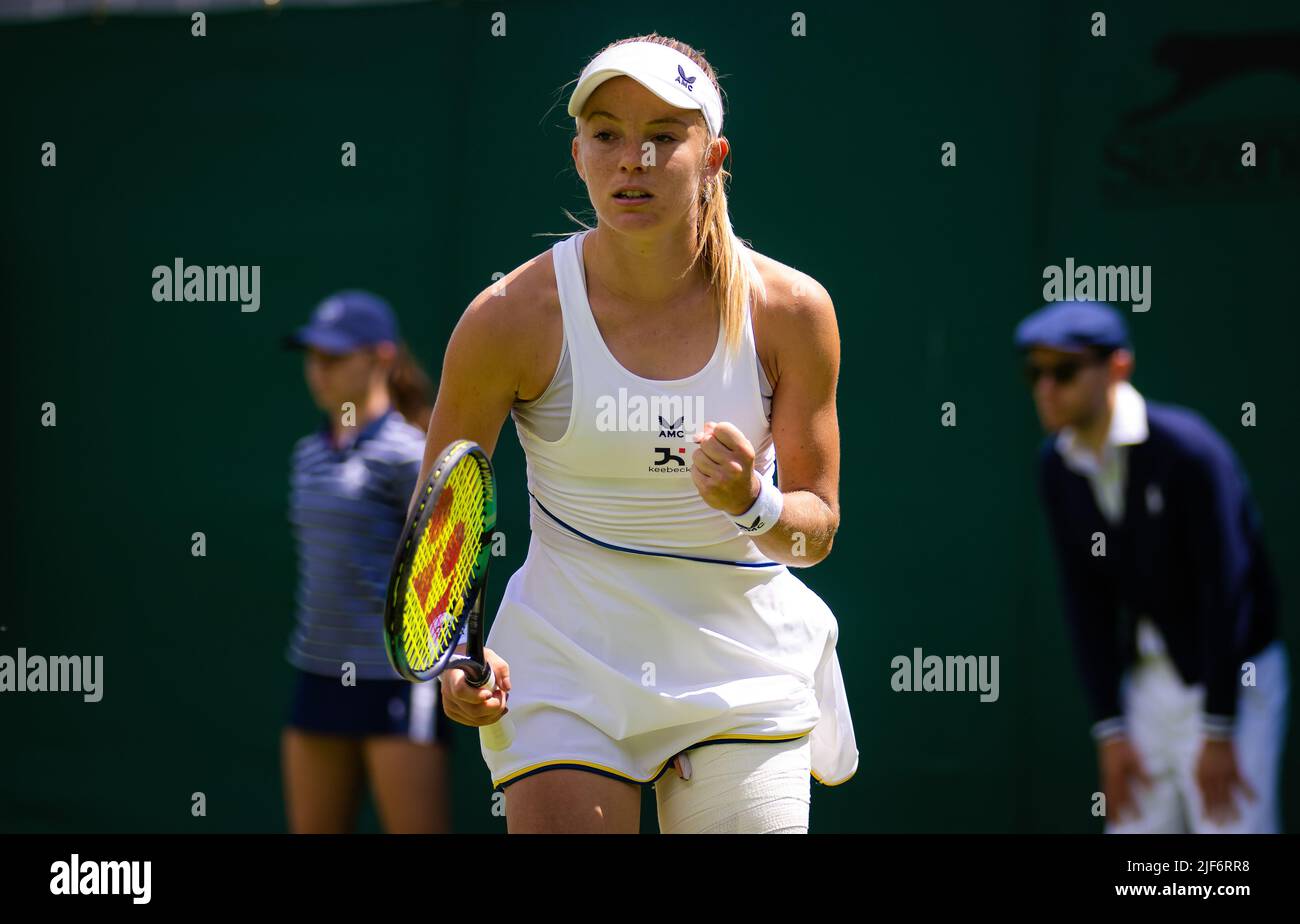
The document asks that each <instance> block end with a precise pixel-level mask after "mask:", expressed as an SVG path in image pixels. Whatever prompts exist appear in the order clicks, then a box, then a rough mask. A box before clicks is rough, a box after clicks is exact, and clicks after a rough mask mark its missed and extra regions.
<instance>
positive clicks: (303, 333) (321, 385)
mask: <svg viewBox="0 0 1300 924" xmlns="http://www.w3.org/2000/svg"><path fill="white" fill-rule="evenodd" d="M284 345H285V346H286V347H287V348H290V349H297V350H301V351H302V353H303V364H304V365H303V372H304V375H305V377H306V380H307V388H308V390H309V391H310V392H311V397H312V400H313V401H314V402H315V404H316V406H317V408H319V409H320V411H321V412H322V414H323V417H322V420H321V426H320V428H319V429H318V430H317V431H316V432H314V433H311V434H309V435H307V436H305V437H303V438H302V439H300V440H298V442H297V443H296V444H295V446H294V449H293V456H292V466H291V467H292V472H291V490H290V495H289V520H290V522H291V524H292V525H293V531H294V536H295V538H296V540H297V549H298V562H299V565H298V590H297V594H296V597H295V601H296V610H297V613H296V624H295V626H294V630H293V633H292V635H291V637H290V639H289V645H288V649H287V652H286V657H287V658H288V660H289V662H290V663H291V664H292V665H293V666H294V668H295V675H294V681H295V682H294V693H293V701H292V705H291V707H290V715H289V720H288V722H287V724H286V727H285V729H284V732H283V734H282V737H281V757H282V761H283V766H284V786H285V807H286V812H287V815H288V823H289V829H290V830H291V831H293V832H295V833H345V832H348V831H351V830H352V829H353V827H354V825H355V822H356V816H357V810H358V808H359V806H360V799H361V797H362V794H363V784H364V783H365V782H366V780H367V779H368V780H369V783H370V789H371V792H372V794H373V796H374V800H375V807H376V809H377V810H378V815H379V819H380V821H381V823H382V824H383V826H384V829H385V830H386V831H389V832H417V833H440V832H445V831H448V830H450V814H449V797H448V791H449V787H448V784H447V775H448V759H447V742H448V741H449V740H450V724H449V722H450V720H448V719H446V718H445V717H444V716H443V712H442V708H441V705H440V703H439V702H438V684H436V683H423V684H411V683H408V682H407V681H405V680H403V679H401V678H400V677H399V676H398V675H397V674H396V673H395V672H394V671H393V669H392V667H391V666H390V665H389V663H388V656H387V654H386V653H385V650H384V644H383V612H384V594H385V592H386V589H387V582H388V571H389V568H390V566H391V564H392V560H393V552H394V550H395V549H396V548H397V542H398V537H399V535H400V533H401V530H402V526H403V525H404V523H405V521H406V507H407V502H408V501H409V500H410V498H411V495H412V493H414V491H415V482H416V479H417V478H418V477H419V472H420V464H421V462H422V460H423V457H424V429H425V428H426V427H427V426H428V421H429V415H430V413H431V411H432V404H433V402H432V387H431V386H430V383H429V379H428V377H427V376H426V375H425V374H424V372H423V370H421V368H420V366H419V364H418V363H417V362H416V361H415V360H414V358H413V357H412V356H411V353H410V351H409V350H408V349H407V347H406V346H405V344H404V343H403V342H402V340H401V338H400V336H399V333H398V327H397V319H396V317H395V316H394V314H393V311H392V309H391V308H390V307H389V305H388V303H387V302H385V301H384V300H383V299H381V298H379V297H378V296H376V295H372V294H370V293H368V292H361V291H346V292H338V293H336V294H334V295H331V296H330V297H329V298H327V299H325V300H324V301H323V302H321V303H320V305H318V306H317V308H316V309H315V311H314V312H313V313H312V316H311V319H310V320H309V321H308V323H307V324H306V326H304V327H302V328H300V329H299V330H297V331H296V332H295V333H293V334H291V335H290V336H288V337H286V338H285V340H284Z"/></svg>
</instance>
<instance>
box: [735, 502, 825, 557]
mask: <svg viewBox="0 0 1300 924" xmlns="http://www.w3.org/2000/svg"><path fill="white" fill-rule="evenodd" d="M839 524H840V517H839V511H838V510H835V509H832V508H831V506H830V505H829V504H827V503H826V501H824V500H822V498H820V497H818V496H817V495H816V494H814V493H813V492H812V491H786V492H783V494H782V506H781V517H780V519H778V520H777V521H776V525H775V526H773V527H772V528H771V529H770V530H768V531H767V532H765V533H763V534H762V535H761V536H756V537H754V544H755V545H756V546H758V548H759V550H760V551H761V552H763V554H765V555H767V556H768V557H769V558H771V559H772V560H773V561H779V562H781V563H782V564H785V565H789V566H791V567H795V568H807V567H809V566H811V565H815V564H817V563H818V562H819V561H821V560H822V559H824V558H825V557H826V556H827V555H829V554H830V551H831V543H832V541H833V540H834V537H835V531H836V530H837V529H839Z"/></svg>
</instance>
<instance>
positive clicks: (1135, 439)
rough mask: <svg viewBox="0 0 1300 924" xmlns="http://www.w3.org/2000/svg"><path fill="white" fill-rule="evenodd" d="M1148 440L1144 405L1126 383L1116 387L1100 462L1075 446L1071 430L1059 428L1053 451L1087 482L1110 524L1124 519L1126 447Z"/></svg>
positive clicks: (1081, 448)
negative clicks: (1108, 429) (1113, 404)
mask: <svg viewBox="0 0 1300 924" xmlns="http://www.w3.org/2000/svg"><path fill="white" fill-rule="evenodd" d="M1146 438H1147V403H1146V401H1145V400H1144V399H1143V397H1142V395H1140V394H1139V393H1138V390H1137V389H1136V388H1134V387H1133V386H1132V385H1131V384H1130V383H1128V382H1120V383H1119V384H1118V385H1116V386H1115V407H1114V408H1113V410H1112V412H1111V417H1110V431H1109V432H1108V433H1107V434H1106V442H1105V443H1104V444H1103V446H1102V453H1101V459H1100V460H1098V458H1097V456H1095V455H1094V454H1093V453H1092V451H1091V450H1089V449H1088V448H1087V447H1085V446H1081V445H1079V444H1078V434H1077V433H1076V432H1075V429H1074V428H1073V427H1062V428H1061V432H1060V433H1058V434H1057V437H1056V450H1057V451H1058V452H1059V453H1060V454H1061V456H1062V458H1064V459H1065V464H1066V465H1067V466H1069V467H1070V468H1072V469H1074V470H1075V471H1076V472H1078V473H1079V474H1080V475H1083V476H1084V477H1086V478H1087V479H1088V484H1089V485H1091V486H1092V494H1093V497H1095V498H1096V499H1097V507H1098V508H1099V509H1100V510H1101V512H1102V514H1103V515H1104V516H1105V517H1106V519H1107V520H1109V521H1110V522H1111V523H1118V522H1119V521H1120V520H1121V519H1122V518H1123V517H1124V488H1125V486H1126V484H1127V482H1128V452H1129V449H1128V447H1129V446H1131V445H1133V444H1134V443H1142V442H1145V441H1146Z"/></svg>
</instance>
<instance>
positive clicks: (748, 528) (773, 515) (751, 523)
mask: <svg viewBox="0 0 1300 924" xmlns="http://www.w3.org/2000/svg"><path fill="white" fill-rule="evenodd" d="M759 482H760V484H761V487H760V488H759V489H758V499H757V500H756V501H754V503H753V504H752V505H750V508H749V509H748V510H746V511H745V512H744V513H742V514H741V515H740V516H738V517H732V520H731V521H732V522H733V523H735V524H736V525H737V526H738V527H740V530H741V531H742V532H744V533H746V534H747V535H749V536H761V535H763V533H765V532H767V531H768V530H769V529H771V528H772V527H773V526H775V525H776V521H777V520H779V519H781V508H782V507H784V506H785V496H784V495H783V494H782V493H781V490H780V489H779V488H778V487H777V486H776V485H774V484H772V482H770V481H768V480H767V479H766V478H759Z"/></svg>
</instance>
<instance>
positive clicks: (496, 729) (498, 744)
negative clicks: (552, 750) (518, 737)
mask: <svg viewBox="0 0 1300 924" xmlns="http://www.w3.org/2000/svg"><path fill="white" fill-rule="evenodd" d="M466 660H469V659H466ZM453 666H459V667H460V668H461V670H464V671H465V679H466V681H468V683H469V685H470V686H473V687H490V688H491V689H492V692H494V693H495V692H497V691H498V690H499V689H500V687H498V686H497V678H496V675H495V674H493V673H492V665H490V664H484V665H482V670H483V674H482V676H481V679H480V678H476V677H475V674H476V673H477V671H476V670H475V668H478V667H479V666H480V665H479V664H478V662H475V661H472V660H469V663H468V664H461V665H456V664H454V663H453ZM476 680H477V682H476ZM479 736H480V739H481V740H482V742H483V746H484V747H485V748H487V749H488V750H489V751H504V750H505V749H506V748H508V747H510V745H511V743H513V742H514V740H515V720H514V719H512V718H510V716H508V715H503V716H502V717H501V718H499V719H497V720H496V721H495V722H493V723H492V724H491V725H480V726H479Z"/></svg>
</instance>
